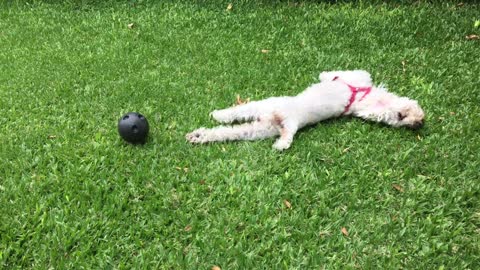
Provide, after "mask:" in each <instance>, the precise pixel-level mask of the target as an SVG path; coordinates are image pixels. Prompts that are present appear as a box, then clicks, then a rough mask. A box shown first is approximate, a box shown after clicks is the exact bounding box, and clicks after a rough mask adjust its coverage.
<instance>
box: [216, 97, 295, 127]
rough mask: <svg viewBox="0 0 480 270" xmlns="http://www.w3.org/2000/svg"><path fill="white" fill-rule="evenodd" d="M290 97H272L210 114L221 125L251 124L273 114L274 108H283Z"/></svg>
mask: <svg viewBox="0 0 480 270" xmlns="http://www.w3.org/2000/svg"><path fill="white" fill-rule="evenodd" d="M289 98H290V97H272V98H268V99H264V100H259V101H252V102H249V103H247V104H242V105H238V106H234V107H230V108H227V109H223V110H215V111H213V112H211V113H210V115H211V116H212V117H213V119H215V120H217V121H218V122H220V123H224V124H230V123H233V122H250V121H254V120H258V118H259V117H262V116H264V115H268V114H271V113H272V111H273V110H274V108H277V107H282V106H284V105H285V103H287V102H289V100H290V99H289Z"/></svg>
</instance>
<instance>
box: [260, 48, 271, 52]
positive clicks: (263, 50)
mask: <svg viewBox="0 0 480 270" xmlns="http://www.w3.org/2000/svg"><path fill="white" fill-rule="evenodd" d="M261 52H262V53H269V52H270V50H265V49H262V50H261Z"/></svg>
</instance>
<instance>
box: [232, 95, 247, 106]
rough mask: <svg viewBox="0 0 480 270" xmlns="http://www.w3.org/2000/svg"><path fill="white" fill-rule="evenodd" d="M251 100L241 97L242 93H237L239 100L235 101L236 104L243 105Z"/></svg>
mask: <svg viewBox="0 0 480 270" xmlns="http://www.w3.org/2000/svg"><path fill="white" fill-rule="evenodd" d="M248 102H250V98H247V99H241V98H240V95H237V100H236V101H235V104H236V105H243V104H246V103H248Z"/></svg>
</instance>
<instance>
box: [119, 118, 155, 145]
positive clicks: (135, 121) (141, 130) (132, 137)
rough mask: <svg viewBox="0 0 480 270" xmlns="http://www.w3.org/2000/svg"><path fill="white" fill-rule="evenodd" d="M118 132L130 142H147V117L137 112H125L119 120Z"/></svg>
mask: <svg viewBox="0 0 480 270" xmlns="http://www.w3.org/2000/svg"><path fill="white" fill-rule="evenodd" d="M118 133H119V134H120V137H122V138H123V139H124V140H125V141H127V142H129V143H133V144H137V143H145V141H146V140H147V135H148V121H147V118H145V116H143V115H142V114H140V113H137V112H129V113H127V114H125V115H124V116H122V118H120V120H118Z"/></svg>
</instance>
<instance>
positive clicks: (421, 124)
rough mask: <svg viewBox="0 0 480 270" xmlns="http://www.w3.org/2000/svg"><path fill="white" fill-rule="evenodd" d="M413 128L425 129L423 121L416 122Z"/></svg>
mask: <svg viewBox="0 0 480 270" xmlns="http://www.w3.org/2000/svg"><path fill="white" fill-rule="evenodd" d="M411 127H412V129H419V128H421V127H423V120H420V121H416V122H414V123H413V124H412V126H411Z"/></svg>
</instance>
